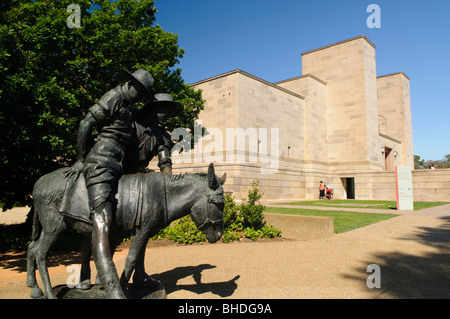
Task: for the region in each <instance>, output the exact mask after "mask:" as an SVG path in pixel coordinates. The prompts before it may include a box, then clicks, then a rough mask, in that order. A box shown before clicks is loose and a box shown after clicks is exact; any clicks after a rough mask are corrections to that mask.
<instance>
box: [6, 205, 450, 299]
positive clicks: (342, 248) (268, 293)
mask: <svg viewBox="0 0 450 319" xmlns="http://www.w3.org/2000/svg"><path fill="white" fill-rule="evenodd" d="M419 215H420V216H419ZM126 253H127V250H126V249H123V250H121V251H119V252H118V253H116V255H115V257H114V261H115V263H116V266H117V268H118V269H119V271H121V269H123V265H124V262H125V258H126ZM24 256H25V255H24V254H23V253H18V254H12V253H11V254H4V255H0V298H28V296H29V289H28V288H27V287H26V283H25V280H26V273H25V272H24V271H25V259H24ZM62 257H63V259H64V262H63V263H64V264H63V265H60V266H55V265H54V263H52V261H58V260H59V259H61V256H57V255H53V256H52V257H51V258H50V265H52V267H50V276H51V278H52V284H53V285H54V286H56V285H59V284H65V283H66V281H67V278H68V276H69V275H70V273H69V272H67V270H68V269H69V270H70V268H68V267H67V266H68V265H69V264H71V263H75V262H76V258H68V257H67V256H62ZM371 264H376V265H378V266H379V267H380V272H381V276H380V278H381V288H379V289H378V288H373V289H370V288H368V287H367V279H368V277H369V276H370V275H371V274H370V273H368V272H367V267H368V266H369V265H371ZM146 267H147V271H148V272H149V273H150V274H153V275H154V277H156V278H158V279H160V280H162V282H163V283H164V285H165V287H166V290H167V292H168V298H187V299H201V298H262V299H266V298H269V299H270V298H449V297H450V288H449V287H450V205H445V206H440V207H436V208H430V209H425V210H423V211H420V214H416V213H415V212H414V213H412V212H411V213H409V214H408V213H404V214H402V215H401V216H398V217H395V218H391V219H389V220H386V221H382V222H379V223H376V224H372V225H370V226H367V227H363V228H359V229H356V230H353V231H349V232H346V233H342V234H337V235H333V236H332V237H331V238H328V239H320V240H311V241H293V240H284V241H271V242H255V243H234V244H213V245H210V244H205V245H193V246H170V247H149V248H148V249H147V254H146ZM94 275H95V272H93V276H94Z"/></svg>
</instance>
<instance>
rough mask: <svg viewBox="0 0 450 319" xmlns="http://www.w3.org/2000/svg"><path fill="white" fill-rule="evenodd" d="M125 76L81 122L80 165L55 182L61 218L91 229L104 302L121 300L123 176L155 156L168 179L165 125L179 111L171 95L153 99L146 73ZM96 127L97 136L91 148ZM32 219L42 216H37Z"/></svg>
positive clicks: (168, 158) (168, 153)
mask: <svg viewBox="0 0 450 319" xmlns="http://www.w3.org/2000/svg"><path fill="white" fill-rule="evenodd" d="M124 74H125V76H126V77H127V79H128V82H126V83H125V84H124V85H119V86H117V87H115V88H113V89H111V90H110V91H108V92H107V93H106V94H104V95H103V96H102V97H101V98H100V100H99V101H98V102H97V103H96V104H95V105H94V106H92V107H91V108H90V109H89V112H88V113H87V115H86V116H85V117H84V118H83V119H82V120H81V122H80V125H79V130H78V137H77V150H78V157H79V158H78V161H77V162H76V164H75V165H74V166H73V167H71V168H69V169H63V170H62V171H61V172H64V174H65V175H64V178H62V179H58V180H57V181H55V182H57V183H58V187H63V186H64V188H63V192H62V196H61V199H60V200H59V201H58V203H59V207H58V211H59V213H61V215H64V216H66V217H67V218H70V219H74V220H78V221H82V222H84V223H90V222H91V224H92V239H91V240H92V255H93V257H94V262H95V266H96V268H97V272H98V278H99V281H100V283H101V285H102V286H103V287H104V289H105V291H106V293H107V296H108V298H125V295H124V294H123V291H122V289H121V288H120V282H119V277H118V274H117V271H116V268H115V265H114V263H113V260H112V253H111V252H112V251H113V249H112V247H111V243H110V241H109V237H110V231H111V227H113V225H112V222H113V220H114V218H115V212H116V209H117V200H116V194H117V192H118V187H119V180H120V178H121V177H122V175H123V174H124V173H128V174H130V173H137V170H138V167H139V164H144V165H145V166H146V165H148V162H149V161H150V160H151V158H152V157H153V156H156V155H157V156H158V166H159V167H160V170H161V172H163V173H165V174H168V175H171V173H172V162H171V160H170V135H169V134H168V133H167V131H166V130H165V128H164V124H165V122H166V121H167V119H168V118H169V117H172V116H177V115H179V114H180V113H181V112H182V110H183V107H182V106H181V105H180V104H179V103H176V102H174V101H173V99H172V96H171V95H170V94H166V93H158V94H155V93H154V91H153V86H154V79H153V77H152V75H151V74H150V73H149V72H147V71H146V70H144V69H139V70H137V71H135V72H133V73H129V72H127V71H124ZM144 100H147V101H148V103H146V104H145V107H144V108H142V109H140V110H137V109H134V108H133V107H132V105H133V104H134V103H136V102H139V101H144ZM94 127H96V128H97V130H98V132H99V135H98V137H97V138H96V140H95V141H94V143H93V140H94V138H93V136H92V132H93V129H94ZM81 173H82V174H81ZM58 177H59V175H58ZM80 184H83V185H80ZM40 187H43V186H42V185H41V186H40ZM48 187H50V185H49V186H48ZM85 188H86V189H87V191H86V192H85V191H84V189H85ZM59 190H60V189H59V188H58V191H59ZM58 194H59V193H58ZM85 197H87V201H86V200H84V199H85ZM38 198H39V197H38ZM38 200H39V199H38ZM154 200H155V201H156V200H158V199H157V198H154ZM84 203H88V212H89V214H83V212H84V211H85V210H84V207H83V204H84ZM35 205H36V203H35ZM36 208H37V207H35V209H36ZM116 213H117V212H116ZM132 213H133V212H132ZM36 214H42V212H37V211H36ZM134 216H135V215H134ZM128 226H129V227H130V228H133V227H134V226H135V225H134V224H130V225H128ZM30 247H31V245H30ZM40 249H44V250H46V249H45V248H40ZM32 251H34V249H31V250H30V252H32ZM34 254H36V253H34ZM46 288H47V287H46Z"/></svg>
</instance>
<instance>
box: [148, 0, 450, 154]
mask: <svg viewBox="0 0 450 319" xmlns="http://www.w3.org/2000/svg"><path fill="white" fill-rule="evenodd" d="M372 3H374V4H378V5H379V6H380V9H381V28H379V29H375V28H374V29H370V28H368V27H367V25H366V20H367V18H368V17H369V15H370V14H371V13H367V12H366V9H367V6H368V5H369V4H372ZM155 6H156V9H157V10H158V11H159V12H158V13H157V16H156V23H157V24H159V25H161V27H162V28H163V30H165V31H169V32H173V33H177V34H178V35H179V37H178V42H179V45H180V47H182V48H183V49H185V51H186V53H185V55H184V57H183V58H182V59H181V60H180V64H179V65H178V67H179V68H181V69H182V76H183V78H184V80H185V81H186V82H187V83H194V82H197V81H200V80H203V79H206V78H209V77H212V76H215V75H218V74H221V73H225V72H228V71H231V70H234V69H241V70H243V71H246V72H248V73H251V74H253V75H255V76H257V77H260V78H262V79H264V80H266V81H269V82H276V81H281V80H285V79H288V78H291V77H295V76H299V75H301V53H302V52H306V51H309V50H312V49H316V48H319V47H322V46H325V45H328V44H332V43H336V42H339V41H342V40H346V39H349V38H352V37H355V36H359V35H365V36H366V37H367V38H368V39H369V40H370V41H372V42H373V43H374V44H375V45H376V57H377V73H378V75H384V74H390V73H395V72H399V71H402V72H404V73H405V74H406V75H408V76H409V78H410V85H411V109H412V122H413V123H412V124H413V139H414V154H416V155H420V156H421V158H422V159H425V160H429V159H432V160H440V159H442V158H443V156H444V155H446V154H450V136H449V134H447V131H448V128H449V127H450V102H449V100H450V94H449V93H450V34H449V33H450V1H449V0H430V1H423V0H409V1H407V0H370V1H366V0H340V1H337V0H336V1H331V0H327V1H325V0H314V1H313V0H277V1H268V0H239V1H238V0H221V1H216V0H190V1H186V0H155Z"/></svg>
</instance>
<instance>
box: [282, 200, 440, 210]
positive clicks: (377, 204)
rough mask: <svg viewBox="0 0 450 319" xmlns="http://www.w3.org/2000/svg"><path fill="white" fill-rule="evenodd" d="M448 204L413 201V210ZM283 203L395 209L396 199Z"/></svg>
mask: <svg viewBox="0 0 450 319" xmlns="http://www.w3.org/2000/svg"><path fill="white" fill-rule="evenodd" d="M445 204H449V202H414V210H421V209H424V208H430V207H435V206H440V205H445ZM283 205H300V206H320V207H344V208H364V209H371V208H372V209H387V210H389V209H394V210H396V209H397V202H396V201H384V200H354V199H338V200H334V199H333V200H313V201H300V202H290V203H283Z"/></svg>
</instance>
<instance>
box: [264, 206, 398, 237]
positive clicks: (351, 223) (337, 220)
mask: <svg viewBox="0 0 450 319" xmlns="http://www.w3.org/2000/svg"><path fill="white" fill-rule="evenodd" d="M265 212H267V213H273V214H290V215H305V216H325V217H333V223H334V233H335V234H339V233H343V232H347V231H350V230H352V229H356V228H360V227H364V226H368V225H370V224H374V223H377V222H380V221H383V220H386V219H389V218H392V217H396V216H399V215H396V214H389V213H386V214H379V213H356V212H344V211H324V210H317V209H299V208H278V207H266V208H265Z"/></svg>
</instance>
